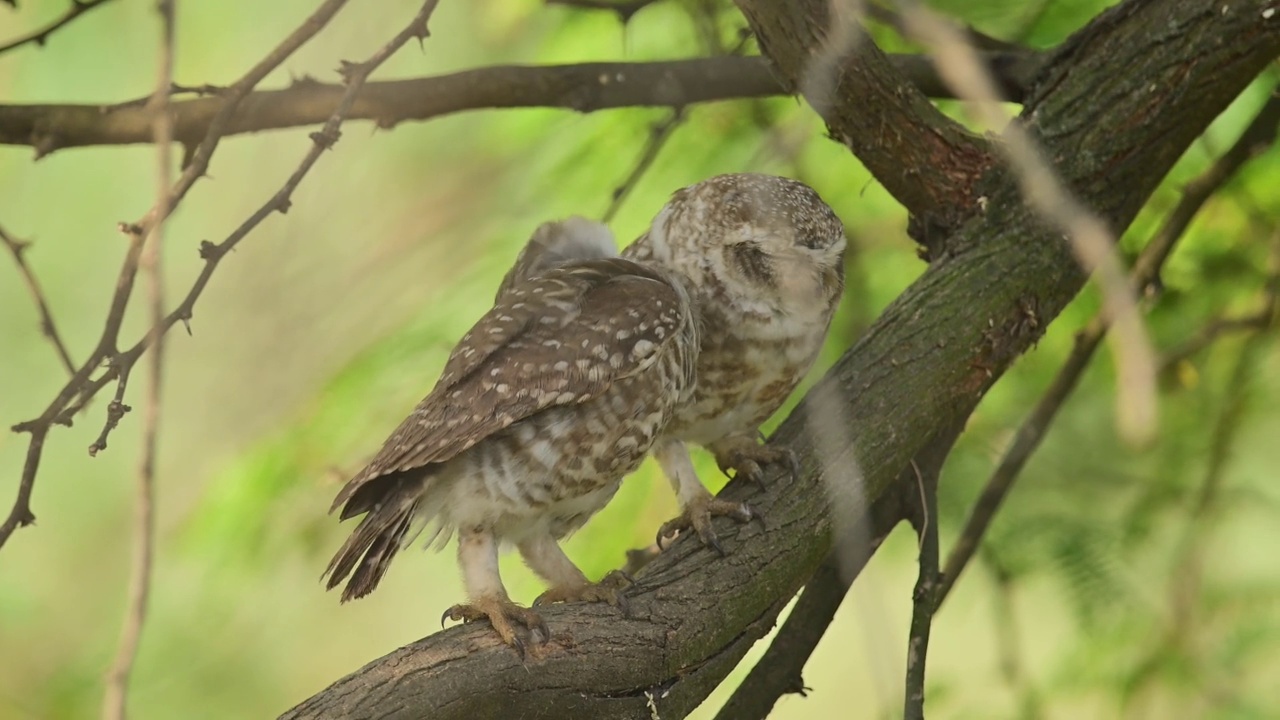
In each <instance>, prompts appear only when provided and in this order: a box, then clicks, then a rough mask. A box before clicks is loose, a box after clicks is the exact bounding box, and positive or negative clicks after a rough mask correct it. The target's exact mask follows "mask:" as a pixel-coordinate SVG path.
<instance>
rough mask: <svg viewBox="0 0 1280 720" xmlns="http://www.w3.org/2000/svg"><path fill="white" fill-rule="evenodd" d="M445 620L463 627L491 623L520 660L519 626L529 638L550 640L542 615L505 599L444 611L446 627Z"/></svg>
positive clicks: (522, 651)
mask: <svg viewBox="0 0 1280 720" xmlns="http://www.w3.org/2000/svg"><path fill="white" fill-rule="evenodd" d="M446 620H461V621H462V622H464V623H468V622H474V621H476V620H488V621H489V624H491V625H493V629H494V630H495V631H496V632H497V633H498V637H500V638H502V642H504V643H506V644H507V645H509V646H510V647H511V648H512V649H513V650H515V651H516V654H517V655H519V656H520V659H521V660H524V656H525V642H524V638H522V637H521V634H522V633H520V632H519V631H517V629H516V626H517V625H520V626H523V627H524V629H525V630H526V631H527V632H528V633H529V634H530V635H533V634H534V633H535V632H536V633H537V634H540V635H541V636H542V642H546V641H547V640H549V639H550V638H551V631H550V630H549V629H548V628H547V623H546V621H544V620H543V619H542V616H541V615H539V614H538V613H536V612H534V611H533V610H530V609H529V608H525V607H520V606H519V605H516V604H515V603H513V602H511V601H510V600H507V599H505V598H502V599H498V598H480V599H478V600H476V601H475V602H473V603H471V604H462V603H460V604H458V605H454V606H453V607H451V608H449V609H448V610H445V611H444V615H443V616H441V618H440V624H441V625H442V626H443V625H444V623H445V621H446ZM535 639H536V638H535Z"/></svg>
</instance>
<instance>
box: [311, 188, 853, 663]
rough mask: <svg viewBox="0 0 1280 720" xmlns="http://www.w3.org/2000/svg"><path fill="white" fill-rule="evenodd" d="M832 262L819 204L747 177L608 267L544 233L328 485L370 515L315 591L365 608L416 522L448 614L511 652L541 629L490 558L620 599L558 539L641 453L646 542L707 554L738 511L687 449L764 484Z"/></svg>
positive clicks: (838, 232) (805, 361)
mask: <svg viewBox="0 0 1280 720" xmlns="http://www.w3.org/2000/svg"><path fill="white" fill-rule="evenodd" d="M844 248H845V240H844V228H843V226H842V224H841V222H840V220H839V218H837V217H836V215H835V213H834V212H832V210H831V208H829V207H828V206H827V205H826V203H824V202H823V201H822V199H821V198H819V197H818V195H817V193H815V192H814V191H813V190H812V189H810V188H809V187H808V186H806V185H804V184H802V183H799V182H795V181H793V180H788V179H785V178H779V177H773V176H768V175H755V174H735V175H722V176H718V177H714V178H711V179H709V180H706V181H704V182H702V183H699V184H697V185H694V186H692V187H688V188H685V189H683V190H680V191H678V192H676V193H675V194H674V195H673V196H672V198H671V200H670V202H668V203H667V204H666V206H664V207H663V208H662V210H661V212H659V213H658V215H657V217H655V218H654V220H653V224H652V226H651V227H650V228H649V231H648V232H647V233H646V234H644V235H643V236H641V237H640V239H638V240H637V241H636V242H635V243H633V244H632V245H631V246H629V247H628V248H626V250H625V251H624V252H623V254H622V256H621V257H619V256H618V254H617V249H616V246H615V245H614V239H613V236H612V235H611V234H610V233H609V231H608V230H607V229H606V228H604V227H603V226H601V225H598V224H596V223H593V222H591V221H588V220H584V219H582V218H571V219H569V220H566V221H563V222H558V223H548V224H546V225H543V226H541V227H540V228H538V230H537V232H536V233H535V234H534V236H533V238H532V239H531V240H530V241H529V243H528V244H527V245H526V247H525V248H524V250H523V251H522V252H521V253H520V256H519V257H518V258H517V261H516V264H515V266H514V267H513V268H512V270H511V271H510V272H509V273H508V274H507V276H506V278H504V280H503V282H502V285H501V286H500V288H499V290H498V294H497V298H496V300H495V303H494V306H493V309H492V310H490V311H489V312H488V313H486V314H485V315H484V317H482V318H481V319H480V320H479V321H478V322H477V323H476V324H475V326H474V327H472V328H471V330H470V331H469V332H468V333H467V334H466V335H465V336H463V338H462V340H461V341H460V342H459V343H458V345H457V347H456V348H454V350H453V352H452V354H451V355H450V356H449V359H448V361H447V363H446V365H445V368H444V372H443V374H442V375H441V377H440V380H439V381H438V382H437V383H436V386H435V388H434V389H433V390H432V391H431V394H430V395H428V396H427V397H426V398H425V399H424V400H423V401H422V402H421V403H419V404H418V406H417V407H416V408H415V409H414V411H413V413H412V414H411V415H410V416H409V417H408V418H407V419H406V420H405V421H404V422H402V423H401V424H400V426H399V427H398V428H396V430H395V431H394V432H393V433H392V434H391V436H390V437H389V438H388V439H387V441H386V443H385V444H384V445H383V447H382V449H381V450H380V451H379V452H378V454H377V455H376V456H375V457H374V458H373V460H372V461H371V462H370V463H369V464H368V465H367V466H366V467H365V468H364V469H363V470H361V471H360V472H359V473H358V474H357V475H356V476H355V477H354V478H352V479H351V480H350V481H349V482H348V483H347V484H346V486H345V487H344V488H343V489H342V491H341V492H339V494H338V497H337V499H336V500H335V501H334V508H335V509H336V508H338V507H339V506H342V514H341V518H342V519H343V520H345V519H347V518H350V517H354V516H357V515H360V514H364V518H363V520H361V522H360V524H359V526H358V527H356V529H355V531H354V532H353V533H352V535H351V537H350V538H349V539H348V540H347V541H346V543H345V544H344V545H343V546H342V548H341V549H340V550H339V551H338V553H337V555H336V556H335V557H334V558H333V560H332V562H330V564H329V567H328V569H327V570H326V575H328V578H329V579H328V587H330V588H332V587H334V586H336V585H338V584H339V583H341V582H342V581H343V580H344V579H347V578H348V577H350V579H349V580H348V582H347V586H346V588H345V589H344V591H343V593H342V599H343V600H344V601H346V600H349V599H352V598H357V597H361V596H363V595H365V594H367V593H369V592H370V591H372V590H373V589H374V588H375V587H376V586H377V584H378V581H379V580H380V579H381V578H382V576H383V574H384V573H385V572H386V570H387V567H388V565H389V564H390V562H391V560H392V558H393V557H394V556H395V554H396V552H397V551H398V550H399V549H400V548H401V547H403V546H404V545H406V544H407V543H409V542H411V541H412V540H413V539H414V537H416V536H417V535H418V533H419V531H421V530H422V529H423V528H424V527H427V526H430V527H431V530H430V532H431V539H430V540H428V542H427V544H431V543H432V542H435V541H437V540H438V541H439V542H440V544H443V543H444V542H446V541H447V540H448V539H449V537H450V536H451V535H452V534H454V533H456V534H457V535H458V564H459V566H460V568H461V570H462V575H463V582H464V585H465V587H466V591H467V595H468V602H467V603H465V604H460V605H455V606H453V607H452V608H450V609H449V610H448V611H446V613H445V617H446V618H451V619H454V620H479V619H487V620H489V622H490V623H492V625H493V628H494V629H495V630H496V631H497V633H498V635H500V636H501V637H502V639H503V641H504V642H506V643H507V644H508V645H511V646H512V647H514V648H516V649H517V650H518V651H519V652H520V653H521V654H523V651H524V639H523V638H524V637H526V636H528V635H529V634H530V633H531V632H532V631H534V630H537V631H538V632H540V633H541V635H542V637H543V638H544V639H545V638H549V637H550V633H549V632H548V631H547V628H546V626H545V624H544V623H543V621H542V619H541V617H540V616H539V615H538V613H537V612H536V611H535V610H533V609H531V608H526V607H522V606H520V605H517V604H515V603H513V602H512V601H511V599H510V598H509V597H508V595H507V592H506V589H505V588H504V587H503V584H502V579H501V577H500V576H499V574H498V549H499V546H500V545H501V544H503V543H512V544H514V545H515V546H516V548H517V549H518V550H519V552H520V555H521V556H522V557H523V559H524V560H525V562H526V563H528V565H529V567H530V568H531V569H532V570H533V571H534V572H535V573H537V574H538V575H539V576H541V577H542V578H543V579H544V580H546V581H547V583H548V584H549V586H550V587H549V589H548V590H547V591H546V592H545V593H544V594H543V595H541V596H540V597H539V598H538V600H537V601H535V603H534V604H535V605H537V604H539V603H541V602H553V601H575V600H584V601H605V602H610V603H612V604H617V602H618V599H619V595H618V592H619V587H620V583H619V582H618V575H617V574H611V575H610V576H609V577H606V578H605V580H603V581H602V582H600V583H592V582H590V581H588V580H587V578H586V576H585V575H583V573H582V571H581V570H579V569H578V568H577V566H576V565H574V563H573V562H572V561H571V560H570V559H569V558H568V556H566V555H565V554H564V551H563V550H561V548H560V546H559V540H561V539H562V538H564V537H565V536H566V535H568V534H569V533H571V532H573V531H574V530H576V529H578V528H579V527H581V526H582V525H583V523H585V522H586V521H587V519H588V518H590V517H591V516H592V515H593V514H594V513H596V512H597V511H599V510H600V509H601V508H603V507H604V506H605V504H606V503H608V502H609V500H610V499H611V498H612V497H613V495H614V493H615V492H616V491H617V489H618V487H619V485H620V484H621V482H622V479H623V477H625V476H626V475H627V474H628V473H630V472H632V471H633V470H635V469H636V468H637V467H638V466H639V464H640V462H641V461H642V460H643V459H644V457H645V455H647V454H649V453H653V455H654V456H655V458H656V459H657V461H658V463H659V464H660V465H661V467H662V470H663V472H664V473H665V474H666V476H667V477H668V479H669V480H670V481H671V484H672V486H673V488H674V489H675V491H676V494H677V496H678V498H679V504H680V508H681V514H680V516H679V517H677V518H676V519H674V520H672V521H670V522H668V523H666V524H664V525H663V527H662V529H661V531H660V533H659V536H660V537H662V536H663V535H670V534H671V533H673V532H675V531H677V530H682V529H689V528H692V529H693V530H694V531H695V532H696V533H697V534H698V535H699V536H700V537H701V538H702V540H703V541H704V542H705V543H707V544H709V545H711V546H713V547H714V548H716V549H717V550H720V546H719V542H718V541H717V540H716V536H715V533H714V531H713V529H712V525H711V518H712V516H717V515H727V516H731V517H734V518H737V519H739V520H746V519H749V518H750V517H751V511H750V509H749V508H748V507H747V506H745V505H743V504H740V503H732V502H728V501H724V500H719V499H716V498H714V497H712V496H711V494H710V493H709V492H707V490H706V489H705V488H704V487H703V486H702V484H701V482H700V481H699V480H698V477H697V475H696V474H695V473H694V468H693V463H692V461H691V460H690V457H689V452H688V449H687V446H686V443H696V444H698V445H702V446H704V447H706V448H708V449H709V450H711V452H712V453H713V454H714V455H715V458H716V461H717V463H718V464H719V466H720V467H721V469H722V470H725V471H726V472H727V471H728V470H730V469H733V470H735V471H736V473H737V474H738V475H742V476H745V477H751V478H754V479H756V480H759V479H760V477H761V465H762V464H765V463H771V462H778V461H785V460H790V458H791V456H790V454H789V453H788V452H786V451H785V450H780V449H778V448H773V447H769V446H767V445H761V444H759V440H758V435H759V427H760V424H761V423H762V422H764V420H765V419H767V418H768V417H769V416H770V415H771V414H773V412H774V411H775V410H777V408H778V406H779V405H781V404H782V402H783V401H784V400H785V399H786V397H787V396H788V395H789V394H790V392H791V391H792V390H793V389H794V388H795V386H796V384H797V383H798V382H799V381H800V379H801V378H802V377H803V376H804V374H805V372H806V371H807V370H808V369H809V367H810V365H812V363H813V360H814V358H815V357H816V355H817V353H818V351H819V349H820V348H821V346H822V342H823V339H824V338H825V336H826V333H827V329H828V327H829V325H830V323H831V317H832V314H833V313H834V311H835V307H836V305H837V304H838V302H839V299H840V294H841V290H842V286H843V256H844ZM721 552H723V551H721Z"/></svg>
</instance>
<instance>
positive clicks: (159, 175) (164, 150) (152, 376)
mask: <svg viewBox="0 0 1280 720" xmlns="http://www.w3.org/2000/svg"><path fill="white" fill-rule="evenodd" d="M156 12H157V13H158V14H159V16H160V58H159V72H158V75H159V77H158V79H157V81H156V90H155V93H154V94H153V95H152V101H151V103H150V104H149V110H150V111H151V114H152V117H154V121H153V125H154V128H155V144H156V206H157V208H158V212H157V213H156V219H155V227H154V228H153V230H152V231H151V238H150V242H149V243H148V244H147V245H146V246H145V247H144V248H143V252H142V257H141V259H140V261H141V265H142V268H143V269H144V270H145V272H146V275H147V290H148V293H147V294H148V300H149V303H148V304H149V305H150V311H151V312H150V315H151V337H152V339H153V342H154V343H155V350H154V352H152V353H151V367H150V368H149V369H150V373H149V377H148V382H147V392H146V397H145V398H144V403H145V405H144V410H143V416H142V453H141V458H140V459H139V463H138V474H137V483H136V488H135V497H134V519H133V553H132V554H133V557H132V562H131V564H130V573H129V600H128V604H127V606H126V608H125V616H124V622H123V623H122V624H121V630H120V643H119V645H118V647H117V648H116V656H115V659H114V660H113V661H112V663H111V667H110V668H109V669H108V670H107V673H106V678H105V680H106V682H105V684H106V691H105V692H104V693H103V699H102V717H103V718H104V720H125V718H126V717H128V706H129V702H128V700H129V678H130V676H131V675H132V674H133V665H134V661H135V660H136V658H137V656H138V645H139V643H140V642H141V640H142V629H143V626H144V625H145V624H146V620H147V607H148V605H149V603H150V598H151V577H152V565H153V558H154V556H155V524H156V523H155V484H156V479H155V478H156V451H157V445H158V437H159V432H160V394H161V389H162V380H163V372H162V371H163V368H164V336H163V334H162V333H161V330H160V321H161V320H162V319H163V318H164V282H163V280H164V273H163V261H162V260H163V252H164V223H165V220H166V219H168V217H169V213H170V211H171V210H172V206H171V205H170V197H169V186H170V183H171V181H172V174H173V171H172V167H173V159H172V150H173V117H172V116H171V115H170V114H169V95H170V89H171V87H172V85H173V63H174V52H173V39H174V24H175V17H174V15H175V7H174V0H159V2H158V3H157V4H156ZM119 386H120V388H121V391H120V394H123V388H124V378H123V376H122V377H121V380H120V383H119ZM108 415H110V412H108ZM105 439H106V432H105V431H104V432H103V447H105V446H106V443H105Z"/></svg>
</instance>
